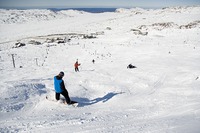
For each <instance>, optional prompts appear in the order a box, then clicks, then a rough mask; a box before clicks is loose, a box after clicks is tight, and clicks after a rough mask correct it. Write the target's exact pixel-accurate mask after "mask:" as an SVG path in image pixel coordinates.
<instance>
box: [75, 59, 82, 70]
mask: <svg viewBox="0 0 200 133" xmlns="http://www.w3.org/2000/svg"><path fill="white" fill-rule="evenodd" d="M80 65H81V64H79V63H78V60H77V61H76V63H75V64H74V67H75V72H79V69H78V66H80Z"/></svg>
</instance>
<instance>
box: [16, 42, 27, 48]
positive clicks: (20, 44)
mask: <svg viewBox="0 0 200 133" xmlns="http://www.w3.org/2000/svg"><path fill="white" fill-rule="evenodd" d="M23 46H26V44H25V43H21V42H17V43H15V48H19V47H23Z"/></svg>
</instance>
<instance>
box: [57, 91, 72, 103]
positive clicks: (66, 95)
mask: <svg viewBox="0 0 200 133" xmlns="http://www.w3.org/2000/svg"><path fill="white" fill-rule="evenodd" d="M60 94H62V95H63V96H64V97H65V100H66V102H67V104H69V103H70V101H71V100H70V98H69V95H68V92H67V91H63V92H61V93H56V100H60Z"/></svg>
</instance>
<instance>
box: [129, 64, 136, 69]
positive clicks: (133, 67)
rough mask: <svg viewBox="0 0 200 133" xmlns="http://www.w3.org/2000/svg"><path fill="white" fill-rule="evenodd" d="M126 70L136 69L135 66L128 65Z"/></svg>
mask: <svg viewBox="0 0 200 133" xmlns="http://www.w3.org/2000/svg"><path fill="white" fill-rule="evenodd" d="M128 68H130V69H132V68H137V67H136V66H133V65H132V64H129V65H128V66H127V69H128Z"/></svg>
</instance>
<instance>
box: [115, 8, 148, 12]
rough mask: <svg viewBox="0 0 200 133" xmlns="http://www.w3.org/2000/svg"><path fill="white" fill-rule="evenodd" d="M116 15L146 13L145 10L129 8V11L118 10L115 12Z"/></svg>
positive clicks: (124, 9)
mask: <svg viewBox="0 0 200 133" xmlns="http://www.w3.org/2000/svg"><path fill="white" fill-rule="evenodd" d="M115 12H116V13H134V14H142V13H144V12H146V10H145V9H142V8H138V7H137V8H130V9H126V8H118V9H116V10H115Z"/></svg>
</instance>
